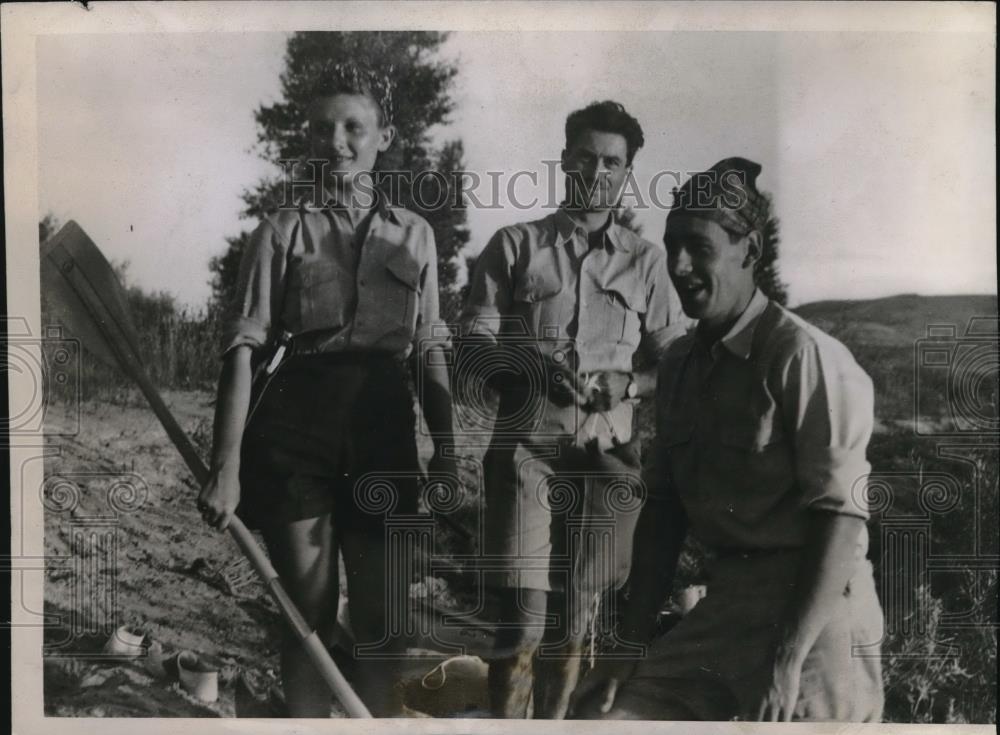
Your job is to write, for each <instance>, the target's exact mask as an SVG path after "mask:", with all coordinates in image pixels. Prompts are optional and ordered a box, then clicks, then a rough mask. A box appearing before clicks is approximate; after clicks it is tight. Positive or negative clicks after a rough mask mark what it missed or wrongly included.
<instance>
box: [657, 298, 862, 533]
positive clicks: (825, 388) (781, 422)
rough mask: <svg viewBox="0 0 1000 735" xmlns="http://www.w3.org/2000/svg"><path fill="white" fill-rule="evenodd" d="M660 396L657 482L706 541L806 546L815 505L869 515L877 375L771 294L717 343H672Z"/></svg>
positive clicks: (694, 337)
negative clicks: (874, 377) (874, 380)
mask: <svg viewBox="0 0 1000 735" xmlns="http://www.w3.org/2000/svg"><path fill="white" fill-rule="evenodd" d="M656 402H657V432H656V434H657V435H656V440H655V443H654V445H653V446H652V447H651V452H650V455H651V456H650V460H649V464H648V466H647V471H646V482H647V487H648V488H649V491H650V493H651V494H657V493H659V494H663V493H676V497H677V498H678V499H679V500H680V503H681V505H682V506H683V508H684V510H685V511H686V513H687V516H688V520H689V522H690V526H691V529H692V531H693V532H694V533H695V535H696V536H698V537H699V538H700V539H701V540H702V541H704V542H705V543H707V544H709V545H711V546H714V547H717V548H724V549H736V550H755V549H774V548H796V547H801V546H802V545H803V544H804V543H805V541H806V532H807V531H806V529H807V519H808V515H809V513H808V512H809V511H810V510H811V509H813V510H824V511H830V512H834V513H843V514H847V515H853V516H858V517H860V518H867V517H868V509H867V502H866V500H867V492H866V491H867V486H866V480H867V476H868V473H869V471H870V469H871V468H870V466H869V464H868V461H867V460H866V458H865V450H866V447H867V445H868V440H869V438H870V436H871V432H872V426H873V423H874V410H873V406H874V397H873V390H872V382H871V380H870V379H869V377H868V375H866V374H865V372H864V371H863V370H862V369H861V368H860V367H859V366H858V364H857V363H856V362H855V361H854V358H853V357H852V355H851V353H850V352H849V351H848V350H847V348H846V347H844V345H842V344H841V343H840V342H838V341H837V340H835V339H834V338H833V337H830V336H829V335H827V334H825V333H824V332H822V331H820V330H819V329H817V328H816V327H814V326H812V325H811V324H808V323H807V322H805V321H804V320H802V319H801V318H799V317H798V316H796V315H795V314H792V313H791V312H789V311H787V310H786V309H784V308H782V307H781V306H779V305H778V304H775V303H773V302H771V301H769V300H768V299H767V298H766V297H765V296H764V295H763V294H762V293H760V292H759V291H757V292H755V293H754V296H753V298H752V300H751V301H750V304H749V306H748V307H747V309H746V310H745V311H744V312H743V314H742V316H740V318H739V319H738V320H737V322H736V323H735V324H734V325H733V327H732V328H731V329H730V330H729V332H728V333H727V334H726V336H725V337H723V338H722V339H721V340H720V341H718V342H717V343H715V344H714V345H711V346H709V345H707V344H706V343H705V341H704V339H703V337H702V335H700V334H699V332H698V330H695V331H694V332H692V333H691V334H689V335H687V336H685V337H683V338H681V339H679V340H677V341H676V342H675V343H674V344H672V345H671V346H670V348H669V350H668V351H667V354H666V356H665V357H664V359H663V362H662V363H661V365H660V370H659V380H658V384H657V397H656ZM859 544H861V545H866V544H867V534H865V535H864V538H863V539H860V540H859Z"/></svg>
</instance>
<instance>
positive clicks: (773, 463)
mask: <svg viewBox="0 0 1000 735" xmlns="http://www.w3.org/2000/svg"><path fill="white" fill-rule="evenodd" d="M718 442H719V449H720V451H719V453H718V457H717V458H716V460H715V462H714V464H716V470H717V471H719V472H722V473H723V474H724V475H725V476H726V477H728V478H730V482H731V483H734V484H735V485H737V486H739V487H741V488H742V492H745V493H746V495H745V499H746V500H747V502H748V503H749V504H750V505H758V504H760V506H761V507H765V506H767V505H768V503H767V502H766V498H767V497H772V500H776V496H777V495H781V494H783V493H785V492H787V491H788V489H789V487H790V486H791V484H792V483H793V482H794V477H795V475H794V465H793V462H792V449H791V447H790V446H789V445H788V442H787V441H786V435H785V432H784V430H783V429H782V427H781V424H780V422H779V421H777V420H776V419H775V414H773V413H772V414H770V415H769V416H765V417H762V418H756V417H752V416H750V417H739V418H735V419H733V420H730V421H728V422H725V420H723V424H722V425H721V426H720V428H719V434H718ZM751 498H757V499H758V501H757V502H751Z"/></svg>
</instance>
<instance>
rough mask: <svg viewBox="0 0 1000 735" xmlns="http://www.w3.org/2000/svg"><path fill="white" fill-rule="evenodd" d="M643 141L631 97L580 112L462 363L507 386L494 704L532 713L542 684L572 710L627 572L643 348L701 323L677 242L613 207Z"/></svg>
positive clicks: (494, 536) (496, 255)
mask: <svg viewBox="0 0 1000 735" xmlns="http://www.w3.org/2000/svg"><path fill="white" fill-rule="evenodd" d="M642 144H643V133H642V128H641V127H640V126H639V123H638V121H636V119H635V118H633V117H632V116H631V115H629V114H628V112H626V111H625V109H624V108H623V107H622V106H621V105H620V104H618V103H616V102H611V101H605V102H600V103H594V104H591V105H590V106H588V107H586V108H585V109H582V110H578V111H576V112H574V113H572V114H571V115H570V116H569V117H568V119H567V121H566V129H565V148H564V150H563V152H562V169H563V171H564V173H565V174H566V201H565V202H564V203H563V204H562V205H561V206H560V207H559V209H557V210H556V211H555V212H553V213H551V214H549V215H548V216H547V217H544V218H543V219H540V220H537V221H534V222H526V223H522V224H518V225H513V226H510V227H504V228H502V229H501V230H500V231H498V232H497V233H496V235H494V237H493V238H492V239H491V240H490V242H489V243H488V244H487V245H486V247H485V248H484V250H483V252H482V254H481V255H480V257H479V260H478V262H477V265H476V268H475V271H474V273H473V275H472V278H471V283H470V292H469V297H468V300H467V303H466V304H465V308H464V311H463V314H462V318H461V325H460V326H461V339H460V340H459V341H458V345H457V347H458V352H457V357H456V373H457V374H458V375H459V377H460V379H462V380H465V382H466V383H472V384H475V383H476V380H477V379H478V378H479V377H482V376H483V373H492V375H491V381H490V382H492V383H493V385H494V387H496V388H497V389H498V390H499V394H500V402H499V409H498V414H497V419H496V424H495V427H494V430H493V437H492V441H491V446H490V448H489V450H488V452H487V454H486V457H485V460H484V461H485V481H486V488H485V496H486V506H487V515H486V518H487V524H486V529H485V539H484V542H485V548H484V549H483V551H484V552H485V554H486V555H487V556H488V557H490V558H491V559H492V561H491V564H493V566H492V567H491V570H492V575H491V578H490V579H489V580H488V581H489V582H490V583H492V585H494V586H495V587H497V588H499V589H500V595H501V603H500V630H499V634H498V638H497V649H496V651H495V652H494V655H493V657H492V660H491V661H490V669H489V691H490V702H491V709H492V712H493V715H494V716H495V717H525V716H526V713H527V709H528V702H529V697H531V696H532V688H534V691H533V713H534V717H536V718H552V719H559V718H562V717H563V716H565V713H566V709H567V707H568V703H569V696H570V694H571V692H572V690H573V688H574V686H575V684H576V681H577V677H578V672H579V666H580V658H581V654H582V653H583V649H584V646H583V640H584V636H585V633H586V628H587V625H588V623H589V622H590V621H591V620H592V617H593V610H594V606H595V602H596V601H597V599H598V598H599V596H600V594H601V593H602V592H603V591H604V590H606V589H608V588H609V587H611V586H614V585H619V584H620V583H621V582H623V581H624V579H625V577H626V576H627V574H628V564H629V556H630V552H631V536H632V531H633V529H634V527H635V520H636V518H637V517H638V506H639V503H640V502H641V499H640V497H639V493H638V492H637V489H638V485H639V483H640V480H639V476H638V467H639V446H638V441H637V440H636V439H635V438H633V436H632V430H633V413H634V409H635V403H636V402H637V401H638V400H639V398H640V397H642V396H645V395H648V394H649V393H651V391H652V390H653V388H654V385H655V370H654V369H649V370H646V371H636V367H635V363H634V362H633V358H634V357H635V356H636V353H637V352H638V351H639V350H640V349H641V350H642V351H643V352H645V354H646V357H647V363H648V364H651V365H655V362H656V360H657V359H658V358H659V356H660V355H661V354H662V353H663V351H664V350H665V349H666V347H667V345H669V344H670V343H671V342H672V341H673V340H674V339H676V338H677V337H678V336H679V335H680V334H682V333H683V331H684V329H685V328H686V326H687V324H688V322H687V320H685V319H684V317H683V315H682V313H681V309H680V302H679V300H678V298H677V294H676V293H675V292H674V290H673V287H672V286H671V285H670V280H669V277H668V275H667V271H666V254H665V252H664V251H663V249H662V248H661V247H659V246H657V245H654V244H653V243H650V242H647V241H646V240H643V239H641V238H640V237H638V236H637V235H636V234H635V233H633V232H631V231H629V230H627V229H625V228H624V227H622V226H620V225H619V224H618V223H617V222H616V220H615V217H614V210H615V208H616V207H617V206H618V203H619V199H620V197H621V192H622V189H623V187H624V184H625V181H626V179H627V177H628V175H629V172H630V170H631V167H632V162H633V158H634V156H635V154H636V152H637V151H638V150H639V148H641V147H642ZM463 353H464V357H463ZM503 365H507V366H509V367H510V370H509V371H505V370H503V369H502V368H500V367H498V366H503ZM463 366H465V367H463ZM476 366H478V367H479V368H481V371H479V372H477V371H476V370H475V369H473V368H474V367H476ZM532 375H534V376H535V377H536V379H535V380H534V382H533V381H532ZM539 376H540V377H539ZM546 617H547V619H546ZM533 679H534V685H533Z"/></svg>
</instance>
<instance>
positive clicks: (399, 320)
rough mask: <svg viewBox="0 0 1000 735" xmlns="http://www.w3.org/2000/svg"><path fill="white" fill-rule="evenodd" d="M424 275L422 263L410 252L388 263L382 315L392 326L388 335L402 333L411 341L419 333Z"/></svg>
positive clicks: (388, 328)
mask: <svg viewBox="0 0 1000 735" xmlns="http://www.w3.org/2000/svg"><path fill="white" fill-rule="evenodd" d="M421 271H422V268H421V266H420V263H419V262H417V260H415V259H414V258H413V257H412V256H410V254H409V253H408V252H406V251H402V250H401V251H399V254H398V255H396V256H394V257H391V258H389V259H388V260H387V261H386V264H385V272H386V278H385V282H384V284H383V289H382V292H383V297H384V300H383V301H382V311H383V313H384V314H385V317H386V319H387V320H388V321H389V322H390V323H389V324H387V325H386V327H387V331H390V332H392V331H396V330H398V329H401V330H402V331H403V332H405V333H406V334H407V336H408V338H411V339H412V337H413V335H414V334H415V333H416V328H417V315H418V313H419V305H420V274H421Z"/></svg>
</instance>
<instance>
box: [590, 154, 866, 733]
mask: <svg viewBox="0 0 1000 735" xmlns="http://www.w3.org/2000/svg"><path fill="white" fill-rule="evenodd" d="M759 173H760V166H759V165H757V164H755V163H752V162H751V161H747V160H745V159H741V158H735V159H727V160H725V161H722V162H720V163H718V164H716V165H715V166H714V167H713V168H712V169H710V170H709V171H707V172H704V173H702V174H697V175H695V176H694V177H692V179H690V180H689V181H688V182H687V183H686V184H685V185H684V186H683V187H682V188H681V189H680V190H679V191H678V192H676V194H677V198H676V200H675V202H674V206H673V209H672V210H671V212H670V215H669V216H668V218H667V227H666V234H665V238H664V239H665V244H666V247H667V258H668V268H669V270H670V277H671V279H672V280H673V283H674V285H675V286H676V288H677V292H678V294H679V295H680V298H681V303H682V305H683V307H684V311H685V313H686V314H687V315H688V316H691V317H695V318H697V319H698V320H699V324H698V328H697V329H696V330H695V331H693V332H692V333H691V334H689V335H687V336H685V337H682V338H681V339H679V340H678V341H676V342H674V343H673V344H672V345H671V346H670V347H669V348H668V350H667V353H666V356H665V357H664V358H663V360H662V361H661V363H660V369H659V374H658V383H657V397H656V400H657V427H656V440H655V443H654V444H653V446H652V447H651V448H650V457H649V459H648V464H647V467H646V470H645V479H646V483H645V486H646V488H647V492H648V497H647V499H646V502H645V503H644V505H643V509H642V511H641V515H640V519H639V521H638V526H637V528H636V533H635V541H634V544H635V545H634V553H633V565H632V572H631V577H630V596H629V603H628V604H629V607H628V608H627V609H626V610H625V631H624V636H623V638H625V639H626V640H630V641H633V642H636V643H640V644H649V645H648V647H647V648H646V651H645V655H644V656H642V657H641V659H640V660H638V661H635V660H633V661H631V662H628V661H621V660H618V661H614V660H607V661H605V662H602V663H601V664H599V666H598V668H597V669H595V670H594V671H593V672H592V673H591V674H590V675H589V676H588V677H587V678H586V679H585V680H584V681H583V682H581V685H580V687H579V688H578V690H577V692H576V693H575V711H576V715H577V716H579V717H593V716H601V715H603V716H605V717H608V718H616V719H665V720H730V719H734V718H738V719H760V720H792V719H803V720H838V721H878V720H879V719H880V718H881V713H882V702H883V693H882V681H881V674H880V666H879V659H878V655H879V647H878V642H879V641H880V640H881V638H882V622H883V621H882V611H881V608H880V606H879V603H878V599H877V597H876V595H875V587H874V581H873V577H872V569H871V564H870V563H869V562H868V561H867V560H866V551H867V542H868V536H867V529H866V527H865V520H866V519H867V518H868V512H867V508H866V505H865V496H866V492H865V489H866V488H865V484H864V482H865V478H866V475H867V474H868V472H869V470H870V467H869V464H868V462H867V461H866V459H865V449H866V447H867V444H868V440H869V437H870V435H871V431H872V424H873V394H872V383H871V380H870V379H869V378H868V376H867V375H866V374H865V372H864V371H863V370H862V369H861V368H860V367H859V366H858V365H857V363H856V362H855V361H854V359H853V357H852V356H851V354H850V352H849V351H848V350H847V348H845V347H844V345H842V344H841V343H840V342H838V341H837V340H835V339H833V338H832V337H830V336H829V335H827V334H825V333H824V332H822V331H820V330H819V329H817V328H815V327H813V326H812V325H810V324H807V323H806V322H804V321H803V320H802V319H800V318H799V317H798V316H796V315H794V314H792V313H790V312H789V311H787V310H785V309H784V308H782V307H781V306H779V305H778V304H776V303H775V302H773V301H770V300H769V299H768V298H767V297H766V296H764V294H763V293H761V291H760V290H758V289H757V288H756V286H755V279H754V273H755V270H756V267H757V264H758V262H759V261H760V259H761V255H762V249H763V242H762V235H761V233H762V231H763V228H764V225H765V223H766V222H767V220H768V219H769V217H770V212H769V209H770V202H769V199H768V198H767V197H766V196H764V195H762V194H761V193H760V191H759V190H758V189H757V186H756V178H757V175H758V174H759ZM689 531H690V532H691V533H692V534H694V535H695V536H696V537H698V538H699V539H700V540H701V541H702V542H704V543H705V544H706V545H707V546H708V547H710V549H711V550H712V551H713V552H714V553H713V554H712V556H713V557H714V559H713V561H712V562H711V567H710V575H711V578H710V583H709V588H708V594H707V596H706V597H705V599H703V600H702V601H701V602H699V603H698V605H697V606H696V607H695V608H694V609H693V610H692V611H691V613H690V614H689V615H688V616H687V617H685V618H684V619H683V620H682V621H681V622H680V623H679V624H678V625H677V626H676V627H674V628H673V629H672V630H670V631H669V632H668V633H667V634H666V635H665V636H663V637H662V638H660V639H658V640H656V641H652V642H651V641H650V639H651V636H652V631H653V627H654V624H655V620H656V616H657V612H658V611H659V609H660V606H661V605H662V603H663V600H664V599H665V598H666V596H667V594H668V593H669V590H670V586H671V582H672V578H673V575H674V571H675V570H676V567H677V561H678V557H679V554H680V549H681V545H682V542H683V540H684V537H685V535H686V534H687V533H688V532H689Z"/></svg>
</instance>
